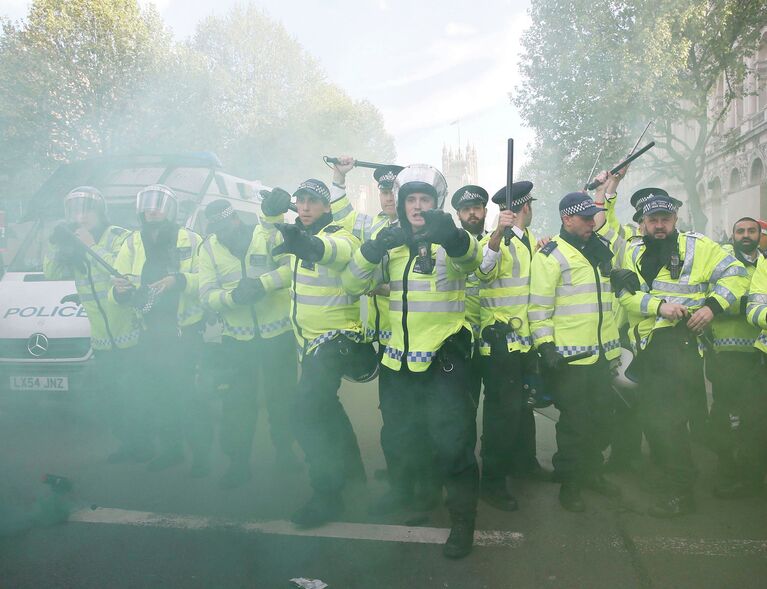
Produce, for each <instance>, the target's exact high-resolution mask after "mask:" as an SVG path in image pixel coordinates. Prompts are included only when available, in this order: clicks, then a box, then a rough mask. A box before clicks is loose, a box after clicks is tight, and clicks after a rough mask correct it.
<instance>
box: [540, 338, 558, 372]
mask: <svg viewBox="0 0 767 589" xmlns="http://www.w3.org/2000/svg"><path fill="white" fill-rule="evenodd" d="M538 353H539V354H540V355H541V361H542V362H543V367H544V368H545V369H546V370H550V371H554V370H557V369H558V368H560V367H562V366H563V365H564V363H565V357H564V356H563V355H562V354H560V353H559V352H557V348H556V346H555V345H554V344H553V343H551V342H547V343H545V344H541V345H540V346H538Z"/></svg>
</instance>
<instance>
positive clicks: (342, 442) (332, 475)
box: [293, 341, 364, 496]
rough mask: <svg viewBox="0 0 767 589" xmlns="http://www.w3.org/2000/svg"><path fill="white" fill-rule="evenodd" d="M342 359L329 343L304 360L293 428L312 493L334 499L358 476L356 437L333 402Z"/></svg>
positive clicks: (361, 470)
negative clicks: (303, 457) (302, 455)
mask: <svg viewBox="0 0 767 589" xmlns="http://www.w3.org/2000/svg"><path fill="white" fill-rule="evenodd" d="M345 361H346V359H345V358H344V357H342V356H340V355H339V354H338V353H337V347H336V346H334V345H333V342H332V341H331V342H327V343H325V344H322V345H320V346H319V347H318V348H316V349H315V350H313V351H312V352H311V353H309V354H307V355H305V356H304V358H303V360H302V362H301V377H300V378H299V381H298V388H297V392H296V402H295V406H294V410H293V424H294V427H295V430H294V431H295V436H296V440H298V443H299V444H300V446H301V449H302V450H303V451H304V455H305V456H306V462H307V464H308V465H309V478H310V480H311V485H312V488H313V489H314V492H315V493H317V494H320V495H330V496H337V495H339V494H340V493H341V491H342V490H343V488H344V485H345V483H346V480H347V479H349V478H352V477H357V478H359V477H361V476H364V466H363V464H362V458H361V455H360V450H359V445H358V443H357V437H356V435H355V433H354V429H353V428H352V424H351V421H350V420H349V416H348V415H347V414H346V410H345V409H344V407H343V405H342V404H341V401H340V399H339V398H338V389H339V388H340V386H341V378H342V376H343V374H344V362H345Z"/></svg>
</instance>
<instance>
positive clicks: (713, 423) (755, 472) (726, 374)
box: [706, 351, 767, 483]
mask: <svg viewBox="0 0 767 589" xmlns="http://www.w3.org/2000/svg"><path fill="white" fill-rule="evenodd" d="M706 375H707V376H708V379H709V380H710V381H711V385H712V392H713V397H714V403H713V405H712V406H711V414H710V417H709V426H710V437H711V441H712V442H713V445H714V447H715V449H716V451H717V454H719V456H720V459H721V460H723V461H725V463H726V464H727V465H730V466H731V468H733V470H734V472H732V473H731V475H732V476H733V478H735V479H737V480H742V481H744V482H756V483H759V482H761V481H762V480H763V479H764V474H765V468H766V467H767V460H766V458H767V456H766V455H767V434H765V431H767V430H766V428H765V423H767V394H765V390H767V354H762V353H760V352H759V351H754V352H720V353H718V354H710V355H708V356H706Z"/></svg>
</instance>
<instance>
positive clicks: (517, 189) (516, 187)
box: [493, 180, 535, 207]
mask: <svg viewBox="0 0 767 589" xmlns="http://www.w3.org/2000/svg"><path fill="white" fill-rule="evenodd" d="M532 190H533V183H532V182H529V181H527V180H520V181H519V182H514V183H513V184H512V185H511V206H512V207H519V206H522V205H523V204H525V203H526V202H530V201H532V200H535V199H534V198H533V195H532V194H531V192H532ZM493 202H494V203H495V204H497V205H502V206H504V205H506V187H505V186H504V187H503V188H501V189H500V190H499V191H498V192H496V193H495V194H494V195H493Z"/></svg>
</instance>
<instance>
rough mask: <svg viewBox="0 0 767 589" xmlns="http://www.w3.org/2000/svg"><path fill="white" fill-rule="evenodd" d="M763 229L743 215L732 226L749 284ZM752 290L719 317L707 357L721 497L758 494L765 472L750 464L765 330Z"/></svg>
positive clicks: (731, 249) (733, 248)
mask: <svg viewBox="0 0 767 589" xmlns="http://www.w3.org/2000/svg"><path fill="white" fill-rule="evenodd" d="M759 231H760V227H759V221H757V220H756V219H753V218H751V217H743V218H742V219H739V220H738V221H736V222H735V224H734V225H733V227H732V244H728V245H725V246H724V249H725V251H727V252H728V253H730V254H731V255H734V256H735V257H736V258H737V259H738V261H739V262H740V263H741V264H743V266H745V268H746V272H747V274H748V282H749V284H750V283H751V281H752V279H753V277H754V273H755V272H756V266H757V264H758V263H759V260H760V259H761V258H763V257H764V255H763V254H762V253H761V252H760V251H759V249H758V246H759ZM748 294H749V291H748V289H747V290H746V294H745V295H744V296H742V297H741V299H740V300H739V301H736V303H735V304H733V305H731V306H730V307H729V308H728V309H727V312H725V313H722V314H720V315H718V316H717V317H715V318H714V321H713V322H712V324H711V325H712V331H713V337H714V342H713V343H714V349H715V351H716V353H715V354H709V355H707V356H706V375H707V376H708V379H709V381H710V382H711V392H712V395H713V399H714V402H713V404H712V405H711V413H710V416H709V421H710V426H711V429H712V434H713V436H714V443H715V447H716V450H717V454H718V455H719V474H720V481H719V483H718V484H717V486H716V487H715V488H714V494H715V495H716V496H717V497H720V498H722V499H737V498H740V497H745V496H748V495H750V494H754V493H756V492H757V491H758V490H759V489H760V488H761V485H762V481H761V479H762V478H763V475H764V472H763V469H762V468H760V467H759V465H758V464H749V462H751V461H750V460H749V456H750V455H751V454H753V446H754V445H755V444H758V438H754V432H753V425H754V421H753V420H752V419H751V417H752V411H753V409H754V408H755V407H758V406H759V403H760V400H759V399H755V398H754V393H753V391H752V390H751V388H752V379H753V376H754V374H755V373H756V372H757V370H758V366H759V364H760V360H761V357H760V354H759V351H758V350H757V349H756V348H755V347H754V344H755V343H756V339H757V338H758V337H759V331H760V330H759V328H758V327H757V326H756V325H753V324H750V323H748V321H746V306H747V303H748ZM757 423H758V422H757ZM750 427H751V430H750ZM759 427H761V425H760V426H759Z"/></svg>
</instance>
